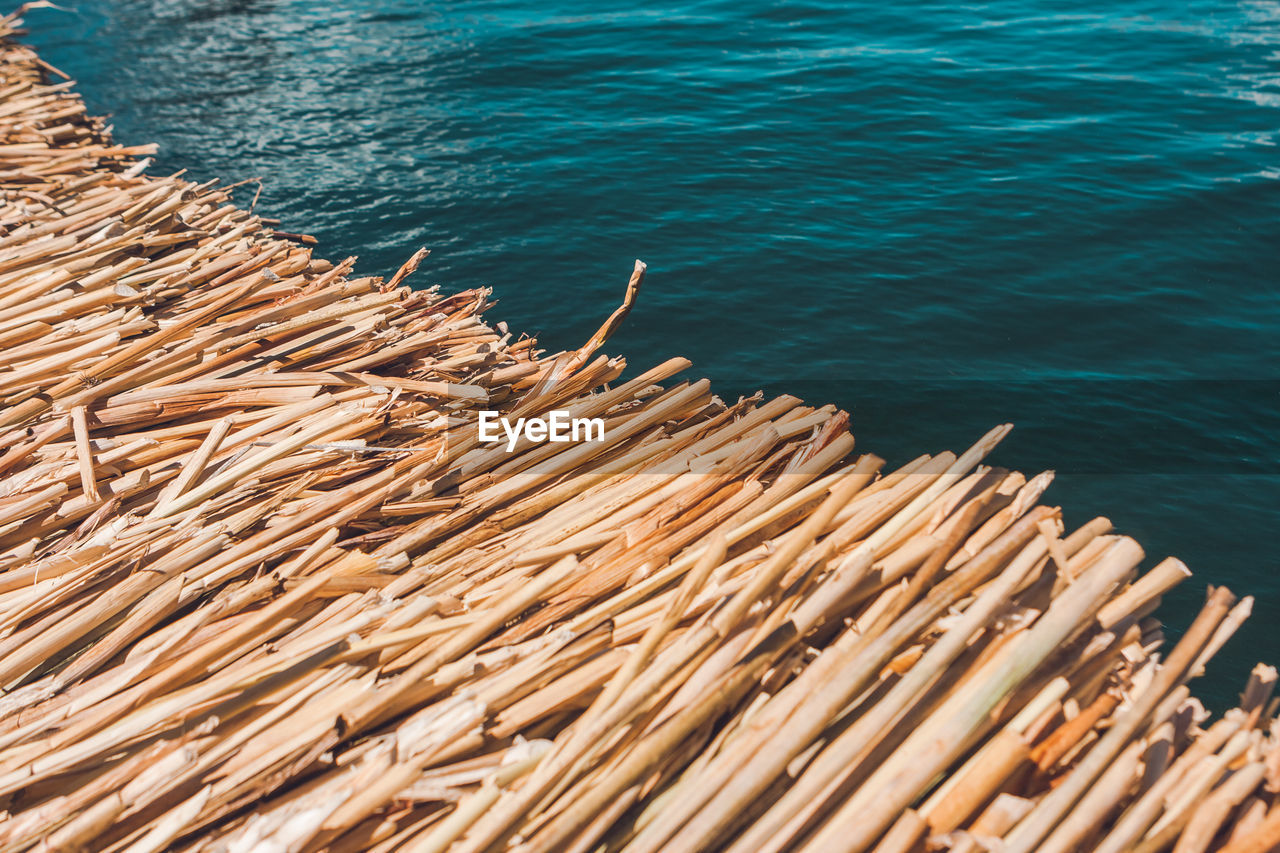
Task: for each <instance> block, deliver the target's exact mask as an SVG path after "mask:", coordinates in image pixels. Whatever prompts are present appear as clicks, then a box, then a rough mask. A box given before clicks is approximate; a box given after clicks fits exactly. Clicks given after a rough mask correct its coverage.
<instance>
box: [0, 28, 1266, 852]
mask: <svg viewBox="0 0 1280 853" xmlns="http://www.w3.org/2000/svg"><path fill="white" fill-rule="evenodd" d="M18 25H19V22H18V20H17V18H16V17H11V18H8V19H3V20H2V21H0V188H3V200H2V203H0V354H2V356H0V688H2V689H3V693H0V853H10V851H23V850H94V851H130V853H140V851H162V850H173V851H226V853H232V851H236V853H241V852H242V851H262V852H263V853H267V852H268V851H270V853H283V851H333V852H334V853H336V851H363V850H369V851H389V850H406V851H419V853H421V851H444V850H449V851H467V853H482V851H498V850H518V851H523V852H524V853H535V851H537V853H544V851H581V853H591V852H592V851H626V853H657V851H678V853H692V851H703V850H727V851H732V853H757V851H783V850H796V851H806V853H818V851H821V853H830V851H873V850H874V851H880V853H890V851H923V850H935V851H936V850H949V851H966V852H967V853H970V852H971V851H1004V853H1030V851H1055V853H1065V851H1107V853H1120V851H1144V853H1152V851H1159V850H1172V851H1175V853H1193V851H1206V850H1213V851H1224V853H1225V852H1226V851H1229V853H1245V851H1249V852H1250V853H1261V851H1265V850H1269V849H1272V848H1273V846H1274V845H1275V844H1276V843H1277V841H1280V803H1278V802H1277V790H1278V789H1280V736H1278V733H1277V728H1276V721H1275V716H1274V712H1275V703H1274V702H1273V701H1272V699H1271V694H1272V688H1273V687H1274V685H1275V681H1276V671H1275V670H1274V669H1272V668H1271V667H1267V666H1258V667H1257V668H1256V669H1255V670H1254V671H1253V674H1252V677H1251V679H1250V680H1249V682H1248V684H1247V685H1244V686H1243V692H1242V694H1241V696H1240V700H1239V705H1238V707H1236V708H1233V709H1231V710H1229V711H1227V712H1226V713H1225V714H1221V715H1211V714H1209V713H1208V712H1206V710H1205V708H1204V707H1203V706H1202V705H1201V704H1200V703H1199V702H1198V701H1197V700H1196V699H1195V698H1193V697H1192V696H1191V693H1190V691H1189V689H1188V687H1187V686H1186V685H1187V682H1188V681H1189V680H1190V679H1192V678H1193V677H1194V676H1196V675H1198V674H1199V673H1200V672H1202V670H1203V668H1204V666H1205V664H1206V663H1207V662H1208V661H1209V659H1210V658H1211V657H1212V656H1213V655H1214V653H1215V652H1217V651H1218V649H1219V648H1220V647H1221V646H1222V645H1223V644H1224V643H1225V642H1226V640H1227V639H1228V638H1229V637H1230V635H1231V634H1232V632H1233V631H1234V630H1235V629H1236V628H1237V626H1238V625H1239V624H1240V623H1241V621H1242V620H1243V619H1244V618H1245V617H1246V616H1247V615H1248V611H1249V600H1248V599H1244V600H1241V601H1237V599H1236V597H1235V596H1233V595H1232V594H1231V593H1230V592H1228V591H1227V590H1226V589H1221V588H1219V589H1216V590H1212V589H1211V590H1210V593H1209V595H1208V598H1207V602H1206V604H1205V605H1204V609H1203V611H1202V612H1201V613H1200V615H1199V617H1198V618H1197V619H1196V620H1195V622H1194V624H1192V625H1191V626H1190V627H1189V628H1188V629H1187V630H1186V631H1185V632H1183V633H1182V634H1181V635H1180V637H1179V639H1178V641H1177V642H1176V644H1175V643H1165V642H1164V637H1163V634H1162V631H1161V627H1160V623H1159V622H1157V621H1156V620H1155V619H1154V618H1153V616H1152V612H1153V610H1154V608H1155V607H1156V605H1157V603H1158V602H1159V600H1160V598H1161V596H1162V595H1163V594H1164V593H1166V592H1167V591H1168V590H1169V589H1170V588H1172V587H1173V586H1174V585H1176V584H1178V583H1179V582H1181V581H1183V580H1184V579H1185V578H1186V576H1187V574H1188V572H1187V570H1186V568H1185V567H1184V566H1183V565H1182V563H1180V562H1179V561H1177V560H1175V559H1166V560H1163V561H1162V562H1154V561H1149V560H1146V559H1145V558H1144V555H1143V552H1142V549H1141V548H1140V547H1139V545H1138V544H1137V543H1136V542H1134V541H1133V540H1132V539H1129V538H1126V537H1124V536H1120V535H1116V534H1114V533H1112V532H1111V525H1110V524H1109V523H1108V522H1107V521H1106V520H1105V519H1101V518H1099V519H1095V520H1093V521H1091V522H1089V523H1088V524H1086V525H1084V526H1083V527H1081V528H1079V529H1076V530H1070V531H1067V530H1064V529H1063V525H1062V522H1061V517H1060V513H1059V511H1058V509H1056V508H1054V507H1051V506H1046V505H1043V504H1041V503H1040V499H1041V495H1042V493H1043V492H1044V490H1045V488H1046V487H1047V486H1048V485H1049V483H1050V480H1051V479H1052V476H1051V474H1049V473H1044V474H1040V475H1038V476H1034V477H1030V478H1027V477H1024V476H1023V475H1022V474H1019V473H1016V472H1011V471H1007V470H1004V469H1001V468H998V467H992V466H990V465H988V464H986V463H985V462H984V460H985V459H986V457H987V456H988V453H989V452H990V451H991V450H992V449H993V448H994V447H995V445H996V444H997V443H998V442H999V440H1000V439H1001V438H1002V437H1003V436H1004V434H1005V433H1006V431H1007V428H1006V427H999V428H997V429H995V430H993V431H992V432H991V433H989V434H988V435H986V436H983V437H982V438H981V439H980V440H979V441H978V442H977V443H976V444H975V445H973V447H971V448H970V449H968V450H966V451H964V452H963V453H960V454H959V455H956V454H953V453H949V452H943V453H938V454H936V455H929V456H921V457H920V458H918V459H916V460H914V461H912V462H911V463H909V464H907V465H905V466H903V467H901V468H898V469H897V470H886V469H884V467H883V462H882V460H881V459H878V458H877V457H875V456H872V455H859V454H856V453H854V452H853V446H854V441H853V437H852V436H851V435H850V433H849V431H848V419H847V417H846V416H845V415H844V414H843V413H842V412H840V411H837V410H835V409H834V408H832V407H829V406H828V407H819V408H815V407H813V406H810V405H806V404H805V403H803V402H801V401H800V400H797V399H794V398H791V397H780V398H777V399H762V398H759V397H755V398H750V399H742V400H738V401H736V402H724V401H721V400H720V399H718V398H716V397H715V396H713V395H712V393H711V390H710V389H709V388H708V385H707V383H706V382H705V381H680V380H679V379H677V378H675V377H676V376H677V374H680V373H681V372H682V371H683V370H684V369H685V368H686V367H688V365H687V363H686V362H684V361H683V360H680V359H675V360H671V361H666V362H664V363H661V364H658V365H657V366H656V367H652V368H650V369H647V370H643V371H642V372H640V373H639V375H636V376H635V377H634V378H630V379H628V378H625V377H624V375H623V370H624V364H623V361H622V360H621V359H619V358H610V357H606V356H603V355H598V354H597V350H598V348H599V347H600V345H601V344H602V343H603V342H604V339H605V338H606V337H608V334H609V332H610V331H612V329H613V328H614V327H615V326H616V325H617V323H618V322H619V321H620V320H621V319H622V317H623V316H624V315H625V313H626V308H627V307H629V305H630V302H631V300H632V299H633V298H634V296H635V292H636V290H637V289H638V287H639V285H640V281H641V279H642V277H643V272H644V270H643V266H642V265H637V268H636V272H635V274H634V275H633V276H632V279H631V282H630V286H629V288H628V291H627V300H626V303H625V304H624V306H623V308H621V309H620V310H619V311H618V313H617V314H615V316H614V317H612V318H610V319H609V320H608V321H607V322H606V323H605V324H604V326H603V327H602V328H601V331H600V332H599V333H598V334H597V335H596V336H595V337H594V338H593V339H592V340H591V341H589V342H588V343H587V344H586V345H584V346H583V347H582V348H581V349H578V350H574V351H568V352H563V353H558V354H553V355H546V354H543V353H542V352H541V351H539V350H538V349H536V347H535V344H534V342H533V341H532V340H530V339H527V338H515V337H513V336H512V335H511V334H508V333H507V332H506V331H505V328H504V327H503V326H501V325H499V326H498V327H497V328H496V329H495V328H492V327H490V326H488V325H486V324H485V323H484V322H483V321H482V320H481V313H482V311H483V310H484V309H485V308H486V306H487V304H488V302H489V293H488V291H485V290H471V291H465V292H461V293H452V294H446V293H441V292H437V291H436V290H410V289H408V288H407V287H404V286H402V282H403V280H404V279H405V277H406V276H408V275H410V274H411V273H412V272H413V268H414V267H415V266H416V265H417V263H418V262H419V261H420V260H421V259H422V253H419V254H417V255H415V256H414V257H413V258H412V259H411V260H410V261H409V262H408V263H406V265H405V267H404V268H403V269H401V270H400V272H399V273H397V274H396V275H395V276H394V278H393V279H392V280H390V281H386V282H384V281H382V280H381V279H379V278H371V277H365V276H357V275H355V274H354V273H353V264H352V262H351V261H350V260H348V261H344V262H343V263H340V264H337V265H334V264H331V263H328V262H326V261H323V260H320V259H317V258H314V257H312V255H311V252H310V250H309V249H308V248H307V247H306V245H305V243H306V240H305V239H304V238H301V237H299V236H298V235H287V234H284V233H283V232H279V231H273V229H272V227H271V226H272V225H273V224H274V223H271V222H269V221H267V220H263V219H261V218H260V217H257V216H255V215H253V214H252V213H251V212H248V211H245V210H244V209H242V208H239V207H237V206H235V205H234V204H233V203H232V202H231V199H230V196H229V193H228V191H227V190H226V189H222V188H219V186H218V185H217V184H216V183H207V184H193V183H191V182H189V181H187V180H184V179H183V178H181V177H177V176H175V177H167V178H155V177H149V176H147V175H146V174H144V171H145V169H146V168H147V166H148V165H149V164H148V161H147V160H146V159H145V156H146V155H148V154H150V153H152V150H153V149H152V147H151V146H146V145H141V146H129V145H120V144H117V143H115V142H114V141H112V139H111V138H110V136H109V133H108V132H107V129H105V128H104V127H103V126H102V125H101V123H100V122H99V121H97V120H95V119H93V118H90V117H87V116H86V115H85V111H84V106H83V104H82V102H81V101H80V100H79V98H78V97H77V96H76V95H75V94H74V92H73V90H72V89H71V87H70V83H69V82H67V81H63V80H61V79H60V78H59V77H58V74H57V73H56V69H52V68H50V67H49V66H47V65H45V64H44V63H42V62H41V60H40V59H39V58H38V57H37V56H36V55H35V53H34V52H33V51H32V50H30V49H29V48H27V47H25V46H23V45H22V44H20V43H19V42H18V41H17V40H16V37H17V35H18V33H17V30H16V28H17V27H18ZM140 158H143V159H140ZM628 375H629V374H628ZM481 410H494V411H499V412H502V413H503V414H504V415H506V416H508V417H510V418H515V417H520V416H534V415H545V414H546V413H548V412H550V411H552V410H567V411H569V412H571V413H572V414H573V416H575V417H598V418H601V419H603V421H604V423H605V426H606V432H605V439H604V440H603V441H591V442H578V443H550V442H543V443H530V442H529V441H528V440H527V439H522V440H521V442H520V443H519V444H518V446H516V447H515V448H514V449H513V450H512V451H511V452H508V450H507V449H506V446H505V443H499V444H491V443H487V442H483V441H481V440H480V436H479V432H478V429H477V419H478V412H479V411H481ZM1171 523H1176V521H1174V520H1171Z"/></svg>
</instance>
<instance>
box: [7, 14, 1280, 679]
mask: <svg viewBox="0 0 1280 853" xmlns="http://www.w3.org/2000/svg"><path fill="white" fill-rule="evenodd" d="M73 5H74V9H73V10H72V11H69V12H59V11H54V10H40V11H35V12H32V13H31V14H30V15H29V16H28V21H29V23H30V24H31V25H32V26H33V28H34V32H33V33H32V40H33V41H35V42H36V43H37V44H38V45H39V47H40V49H41V50H42V53H43V55H44V57H45V58H46V59H48V60H49V61H50V62H52V63H53V64H55V65H57V66H59V67H61V68H63V69H65V70H66V71H67V72H69V73H71V74H72V75H74V76H75V77H76V78H78V80H79V81H80V90H81V91H82V92H83V93H84V95H85V97H86V98H87V99H88V101H89V103H90V105H91V107H92V108H93V109H94V110H96V111H99V112H111V113H114V124H115V127H116V132H117V134H118V136H119V137H120V138H122V139H124V140H127V141H130V142H142V141H151V140H154V141H158V142H159V143H160V144H161V146H162V155H161V156H160V158H159V160H158V162H157V165H156V167H155V168H153V170H152V171H153V172H157V173H158V172H166V171H169V172H171V171H176V170H178V169H183V168H185V169H188V170H189V172H190V174H191V175H192V176H194V177H196V178H198V179H206V178H210V177H215V176H221V177H223V178H225V179H227V180H242V179H246V178H251V177H255V176H263V178H264V183H263V186H262V191H261V197H260V199H259V201H258V210H259V211H260V212H262V213H264V214H266V215H269V216H274V217H278V218H280V219H282V220H284V225H283V226H282V227H285V228H288V229H291V230H297V231H306V232H310V233H313V234H315V235H316V236H317V237H318V238H319V239H320V251H321V252H322V253H323V254H325V255H327V256H330V257H337V256H343V255H347V254H357V255H359V256H360V264H359V269H362V270H364V271H366V272H371V273H383V274H386V273H389V272H391V271H393V270H395V269H396V268H397V267H398V266H399V264H400V263H401V262H402V261H403V260H404V259H405V258H406V257H408V256H409V255H410V254H411V253H412V252H413V250H414V249H416V248H417V247H418V246H419V245H426V246H429V247H430V248H431V249H432V250H433V254H432V256H431V258H430V259H429V261H428V262H427V263H426V264H425V265H424V267H423V269H422V270H421V271H420V272H419V273H418V275H417V278H416V280H417V283H419V284H430V283H439V284H442V285H444V286H445V287H446V288H450V289H460V288H464V287H472V286H476V285H491V286H493V287H494V288H495V290H496V293H497V295H498V297H499V298H500V300H501V304H500V305H499V307H498V309H497V310H496V311H495V312H494V315H493V316H494V319H498V318H505V319H507V320H508V321H509V322H510V323H511V325H512V326H513V328H517V329H523V330H527V331H530V332H540V333H541V336H542V338H543V340H544V341H545V342H546V344H547V345H548V346H549V347H552V348H561V347H567V346H576V345H578V344H580V343H581V342H582V341H583V340H585V339H586V337H587V336H588V335H589V334H590V333H591V332H592V331H594V329H595V328H596V326H597V325H598V324H599V322H600V321H601V320H602V319H603V318H604V317H605V316H607V314H608V313H609V312H610V311H611V310H612V309H613V307H614V306H615V304H616V303H617V301H618V300H619V298H620V297H621V294H622V290H623V286H624V284H625V282H626V279H627V276H628V273H629V271H630V266H631V261H632V259H633V258H636V257H640V258H643V259H644V260H646V261H647V262H648V263H649V264H650V275H649V278H648V280H647V282H646V286H645V292H644V293H643V294H642V298H641V301H640V304H639V306H638V307H637V309H636V310H635V312H634V313H633V314H632V316H631V318H630V319H629V321H628V323H627V325H626V326H625V327H624V329H623V330H622V332H620V333H619V334H618V335H617V336H616V337H615V338H614V340H613V341H612V342H611V343H610V347H609V348H610V350H611V351H612V352H616V353H623V354H626V355H627V356H628V357H629V358H630V359H631V361H632V364H634V365H637V366H647V365H649V364H651V363H653V362H656V361H658V360H660V359H663V358H665V357H668V356H671V355H676V354H683V355H687V356H689V357H691V358H692V359H693V360H694V362H695V365H696V369H697V370H698V371H699V372H700V373H701V374H703V375H708V376H711V377H712V378H713V379H714V380H715V381H716V382H717V385H718V387H719V389H720V391H721V392H722V393H723V394H725V395H726V396H727V395H730V394H737V393H743V392H749V391H752V390H755V389H756V388H766V389H768V390H769V391H781V390H788V391H792V392H796V393H801V394H803V395H804V396H806V397H807V398H809V399H812V400H813V401H815V402H825V401H834V402H837V403H839V404H840V405H842V406H844V407H846V408H848V409H849V410H850V411H851V412H852V414H853V424H854V432H855V434H856V435H857V436H858V438H859V442H860V446H861V447H862V448H864V449H869V450H874V451H876V452H878V453H880V454H881V455H885V456H887V457H888V458H889V459H890V461H891V462H894V463H899V462H902V461H905V460H906V459H907V458H910V457H911V456H914V455H915V454H917V453H919V452H924V451H936V450H939V449H943V448H955V449H960V448H961V447H963V446H964V445H966V444H967V443H968V442H970V441H971V440H973V439H974V438H976V437H977V436H978V435H979V434H980V433H981V432H983V431H984V430H985V429H986V428H987V427H989V426H991V425H993V424H995V423H998V422H1000V421H1004V420H1014V421H1015V422H1017V423H1018V424H1019V429H1017V430H1015V432H1014V433H1013V435H1012V436H1011V437H1010V438H1009V439H1008V441H1007V442H1006V446H1005V447H1003V448H1002V449H1001V451H1000V452H999V454H998V456H997V458H996V461H997V462H998V463H1000V464H1005V465H1009V466H1016V467H1019V468H1022V469H1023V470H1026V471H1035V470H1040V469H1043V468H1056V469H1057V470H1058V471H1059V472H1060V473H1059V478H1058V483H1057V484H1056V485H1055V487H1054V488H1053V490H1051V491H1050V493H1049V497H1050V498H1051V499H1053V500H1055V501H1057V502H1060V503H1062V504H1063V505H1065V507H1066V510H1067V519H1068V522H1069V523H1071V524H1076V523H1080V522H1083V521H1085V520H1087V518H1089V517H1091V515H1093V514H1106V515H1108V516H1109V517H1110V518H1112V520H1113V521H1114V522H1115V523H1116V525H1117V526H1118V527H1119V528H1120V529H1122V530H1124V531H1125V532H1129V533H1132V534H1134V535H1135V536H1137V537H1138V538H1139V539H1140V540H1141V541H1142V542H1143V543H1144V545H1145V546H1146V547H1147V550H1148V554H1149V555H1150V556H1151V557H1153V558H1157V557H1162V556H1165V555H1166V554H1171V553H1172V554H1176V555H1178V556H1181V557H1182V558H1184V559H1185V560H1186V561H1187V562H1188V563H1189V564H1190V565H1191V566H1192V568H1193V569H1194V570H1195V571H1196V577H1195V578H1194V579H1193V581H1191V582H1189V583H1188V584H1186V585H1185V586H1184V588H1183V589H1182V590H1180V591H1179V592H1178V593H1177V594H1176V595H1175V596H1174V597H1173V601H1172V602H1171V604H1170V606H1169V607H1168V608H1166V610H1165V615H1166V617H1167V620H1168V621H1169V622H1170V623H1171V625H1172V627H1171V632H1170V633H1172V634H1176V632H1177V628H1178V627H1180V626H1182V625H1184V624H1185V622H1186V620H1187V619H1188V618H1189V614H1191V613H1192V612H1193V611H1194V610H1195V608H1196V607H1197V606H1198V604H1199V601H1200V600H1201V598H1202V596H1203V591H1204V585H1205V584H1206V583H1215V584H1221V583H1226V584H1228V585H1230V586H1231V587H1233V588H1234V589H1237V590H1238V591H1241V592H1253V593H1256V594H1258V595H1259V597H1260V599H1261V601H1260V602H1259V605H1258V607H1257V608H1256V609H1255V614H1256V615H1255V618H1254V620H1253V622H1252V624H1251V626H1250V627H1249V628H1248V629H1247V630H1246V631H1245V632H1243V634H1242V635H1241V637H1240V638H1238V639H1237V640H1236V641H1235V642H1233V644H1232V645H1231V646H1229V647H1228V650H1227V652H1226V654H1225V655H1224V656H1223V657H1222V658H1220V659H1219V660H1218V661H1217V662H1216V664H1215V666H1214V667H1213V670H1212V674H1211V675H1210V676H1209V677H1208V678H1207V679H1206V684H1205V685H1204V687H1202V690H1205V689H1207V691H1208V692H1209V693H1210V695H1211V696H1212V697H1214V699H1215V701H1223V700H1225V699H1226V698H1227V697H1229V696H1230V695H1231V693H1232V692H1234V691H1235V690H1236V689H1238V687H1239V686H1240V685H1241V684H1242V683H1243V679H1244V677H1245V675H1246V673H1247V670H1248V668H1249V667H1250V666H1251V665H1252V664H1253V663H1254V662H1255V661H1256V660H1258V659H1268V660H1271V661H1275V662H1280V639H1278V637H1280V635H1277V633H1276V632H1275V631H1274V629H1273V626H1274V625H1275V624H1276V623H1277V622H1278V621H1280V577H1278V576H1277V568H1278V567H1280V556H1278V552H1277V547H1276V534H1277V533H1280V523H1277V522H1278V521H1280V476H1278V474H1280V463H1278V461H1277V457H1278V456H1280V438H1278V436H1280V381H1277V380H1280V369H1278V368H1277V364H1276V355H1277V346H1276V341H1277V331H1278V330H1280V259H1278V257H1277V254H1278V249H1280V239H1278V238H1280V150H1278V149H1277V147H1276V145H1277V142H1278V141H1280V3H1277V2H1275V0H1259V2H1239V3H1231V2H1225V0H1202V1H1201V2H1180V3H1163V2H1162V3H1156V2H1145V0H1116V2H1109V3H1099V4H1094V5H1093V6H1091V7H1086V6H1080V5H1079V4H1074V5H1073V4H1063V3H1055V2H1049V0H1007V2H996V3H986V4H973V5H960V4H936V3H916V4H884V3H871V2H865V0H855V1H854V2H850V1H849V0H841V2H835V0H817V1H816V2H804V3H770V2H762V0H738V2H718V1H717V2H691V3H685V4H668V3H660V4H647V5H646V7H645V8H644V9H643V10H642V11H637V10H636V9H635V8H634V6H635V5H636V4H633V3H617V2H612V0H607V2H601V0H596V2H591V3H583V2H562V3H559V4H550V3H531V2H506V3H499V2H476V3H450V2H433V3H426V2H417V0H401V1H400V2H373V0H360V2H346V3H327V4H322V3H311V2H297V1H296V0H293V1H292V2H290V0H238V2H227V0H222V2H218V0H212V1H211V0H169V2H136V1H135V2H130V1H129V0H121V2H106V0H88V2H80V0H77V2H75V3H74V4H73ZM553 6H555V7H557V8H554V9H552V8H551V7H553ZM1069 9H1074V10H1075V11H1072V12H1070V13H1068V12H1067V10H1069ZM249 189H250V191H249V192H248V193H247V194H245V196H244V198H245V200H246V202H247V201H248V199H249V198H251V197H252V189H253V188H249Z"/></svg>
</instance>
